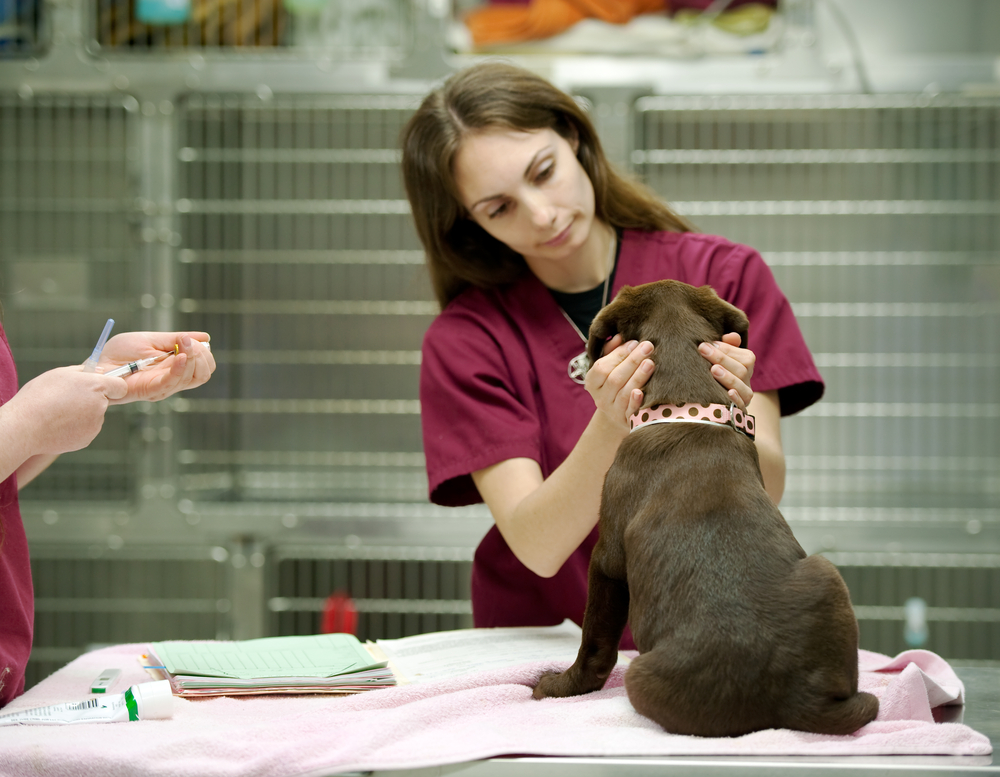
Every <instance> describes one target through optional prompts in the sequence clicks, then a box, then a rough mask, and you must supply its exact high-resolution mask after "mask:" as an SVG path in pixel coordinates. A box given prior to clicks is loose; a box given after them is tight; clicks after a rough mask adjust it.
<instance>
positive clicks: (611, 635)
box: [532, 551, 629, 699]
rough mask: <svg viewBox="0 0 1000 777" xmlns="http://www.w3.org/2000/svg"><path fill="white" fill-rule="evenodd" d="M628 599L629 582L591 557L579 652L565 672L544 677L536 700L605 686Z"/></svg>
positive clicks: (624, 618) (612, 664)
mask: <svg viewBox="0 0 1000 777" xmlns="http://www.w3.org/2000/svg"><path fill="white" fill-rule="evenodd" d="M595 556H596V551H595ZM628 602H629V594H628V583H627V582H626V581H625V580H617V579H614V578H612V577H609V576H608V575H606V574H604V572H602V571H600V569H599V565H598V564H596V563H594V560H593V559H592V560H591V563H590V572H589V583H588V592H587V609H586V611H585V612H584V615H583V642H582V643H581V645H580V652H579V653H578V654H577V656H576V661H575V662H574V664H573V665H572V666H571V667H570V668H569V669H567V670H566V671H565V672H563V673H562V674H555V673H553V674H547V675H543V676H542V679H541V680H540V681H539V682H538V685H536V686H535V690H534V692H533V694H532V695H533V696H534V697H535V698H536V699H543V698H545V697H546V696H560V697H562V696H579V695H580V694H582V693H589V692H590V691H598V690H600V689H601V688H603V687H604V683H605V682H606V681H607V679H608V675H610V674H611V670H612V669H614V666H615V663H616V662H617V660H618V644H619V642H620V641H621V638H622V632H624V631H625V623H626V622H627V621H628Z"/></svg>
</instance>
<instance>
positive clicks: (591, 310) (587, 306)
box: [549, 235, 622, 336]
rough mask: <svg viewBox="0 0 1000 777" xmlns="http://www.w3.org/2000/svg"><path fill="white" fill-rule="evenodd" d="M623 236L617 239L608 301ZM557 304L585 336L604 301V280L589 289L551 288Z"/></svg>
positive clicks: (609, 300) (613, 282) (609, 295)
mask: <svg viewBox="0 0 1000 777" xmlns="http://www.w3.org/2000/svg"><path fill="white" fill-rule="evenodd" d="M621 245H622V241H621V236H620V235H619V236H618V239H616V241H615V261H614V263H613V264H612V265H611V275H610V277H609V278H608V300H607V301H608V302H611V297H612V293H611V288H612V287H613V286H614V285H615V270H617V269H618V253H619V251H620V250H621ZM549 292H550V293H551V294H552V298H553V299H554V300H555V301H556V304H557V305H558V306H559V307H561V308H562V309H563V310H564V311H566V315H567V316H569V317H570V320H571V321H572V322H573V323H574V324H576V325H577V327H579V329H580V331H581V332H582V333H583V335H584V336H587V335H588V334H589V332H590V325H591V324H592V323H593V321H594V318H595V317H596V316H597V313H598V312H599V311H600V309H601V308H602V307H603V304H602V303H604V282H603V281H602V282H601V284H600V285H598V286H595V287H594V288H592V289H588V290H587V291H577V292H566V291H556V290H555V289H549Z"/></svg>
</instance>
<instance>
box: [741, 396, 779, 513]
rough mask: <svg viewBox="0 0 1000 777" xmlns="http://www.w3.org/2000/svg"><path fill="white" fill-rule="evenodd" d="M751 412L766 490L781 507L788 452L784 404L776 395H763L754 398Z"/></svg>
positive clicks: (749, 409)
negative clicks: (784, 438) (784, 442)
mask: <svg viewBox="0 0 1000 777" xmlns="http://www.w3.org/2000/svg"><path fill="white" fill-rule="evenodd" d="M747 412H749V413H750V414H751V415H752V416H753V417H754V422H755V428H756V440H755V441H756V443H757V457H758V458H759V459H760V474H761V476H762V477H763V478H764V489H765V490H766V491H767V493H768V496H770V497H771V500H772V501H773V502H774V503H775V504H778V503H779V502H780V501H781V497H782V495H783V494H784V493H785V451H784V448H783V447H782V444H781V404H780V402H779V401H778V392H777V391H761V392H758V393H756V394H754V395H753V399H752V400H751V402H750V404H749V406H748V407H747Z"/></svg>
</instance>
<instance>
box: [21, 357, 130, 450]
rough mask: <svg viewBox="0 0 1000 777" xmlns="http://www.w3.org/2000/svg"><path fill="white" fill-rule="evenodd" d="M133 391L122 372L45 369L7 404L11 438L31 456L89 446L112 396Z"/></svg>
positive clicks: (100, 425) (76, 368)
mask: <svg viewBox="0 0 1000 777" xmlns="http://www.w3.org/2000/svg"><path fill="white" fill-rule="evenodd" d="M127 392H128V385H127V384H126V383H125V381H124V380H123V379H122V378H110V377H108V376H106V375H101V374H99V373H96V372H84V371H83V368H82V367H80V366H74V367H58V368H56V369H54V370H49V371H48V372H43V373H42V374H41V375H39V376H38V377H37V378H34V379H32V380H29V381H28V382H27V383H25V384H24V386H22V387H21V389H20V391H18V392H17V394H15V395H14V396H13V397H12V398H11V400H10V401H9V402H7V404H6V405H4V406H3V412H4V415H5V416H6V418H4V421H5V423H4V432H5V434H4V436H5V437H6V438H7V439H6V440H5V443H6V444H13V445H17V446H18V447H20V448H21V449H22V450H23V451H24V452H25V453H27V454H28V456H34V455H37V454H59V453H68V452H69V451H76V450H80V449H81V448H85V447H87V446H88V445H89V444H90V442H91V441H92V440H93V439H94V438H95V437H96V436H97V434H98V432H100V431H101V427H102V426H103V425H104V414H105V412H106V411H107V409H108V405H109V404H110V402H111V400H113V399H121V398H122V397H124V396H125V394H126V393H127ZM7 422H9V423H10V426H8V423H7Z"/></svg>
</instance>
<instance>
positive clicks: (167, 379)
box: [98, 332, 215, 405]
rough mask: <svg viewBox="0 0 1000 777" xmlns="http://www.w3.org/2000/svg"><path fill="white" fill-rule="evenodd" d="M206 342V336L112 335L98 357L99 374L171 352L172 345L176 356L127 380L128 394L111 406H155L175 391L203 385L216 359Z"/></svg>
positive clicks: (169, 333) (213, 368)
mask: <svg viewBox="0 0 1000 777" xmlns="http://www.w3.org/2000/svg"><path fill="white" fill-rule="evenodd" d="M208 340H209V336H208V335H207V334H206V333H205V332H125V333H124V334H120V335H115V336H114V337H112V338H111V339H110V340H108V342H107V344H106V345H105V346H104V351H103V352H102V353H101V360H100V361H99V362H98V367H100V368H101V371H102V372H109V371H110V370H113V369H115V368H116V367H121V366H123V365H125V364H128V363H129V362H133V361H136V360H137V359H146V358H148V357H150V356H158V355H160V354H163V353H167V352H173V350H174V344H175V343H176V344H177V346H178V352H177V354H176V355H173V356H168V357H167V358H166V359H164V360H163V361H161V362H159V363H157V364H154V365H152V366H150V367H148V368H146V369H144V370H140V371H139V372H136V373H134V374H132V375H129V376H127V377H126V378H125V382H126V383H127V384H128V394H126V395H125V397H123V398H122V399H118V400H114V401H112V404H116V405H120V404H124V403H126V402H136V401H139V400H142V401H146V402H156V401H158V400H161V399H166V398H167V397H169V396H171V395H172V394H176V393H177V392H178V391H184V390H186V389H192V388H195V387H197V386H200V385H202V384H203V383H205V382H206V381H207V380H208V379H209V378H210V377H211V376H212V373H213V372H214V371H215V359H214V358H213V357H212V352H211V351H210V350H209V349H208V348H207V347H206V344H207V343H208Z"/></svg>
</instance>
